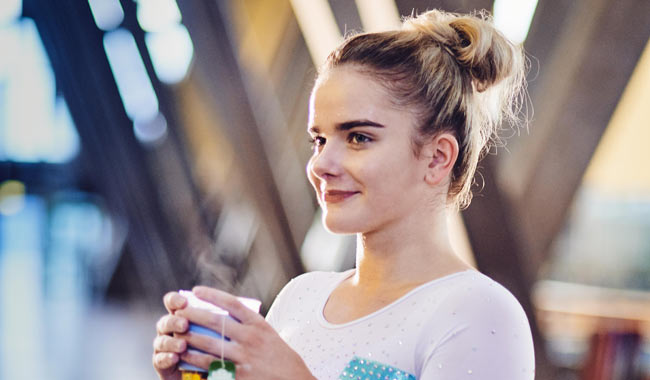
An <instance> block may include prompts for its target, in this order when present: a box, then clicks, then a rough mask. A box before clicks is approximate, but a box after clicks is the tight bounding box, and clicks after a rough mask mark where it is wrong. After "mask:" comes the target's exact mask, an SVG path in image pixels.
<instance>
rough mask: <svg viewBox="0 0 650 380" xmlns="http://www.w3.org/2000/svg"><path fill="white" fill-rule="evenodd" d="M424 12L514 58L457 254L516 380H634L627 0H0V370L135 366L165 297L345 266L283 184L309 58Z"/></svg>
mask: <svg viewBox="0 0 650 380" xmlns="http://www.w3.org/2000/svg"><path fill="white" fill-rule="evenodd" d="M432 8H441V9H444V10H447V11H459V12H468V11H472V10H475V9H487V10H489V11H490V12H492V13H493V14H494V17H495V22H496V24H497V26H498V27H499V28H500V29H501V30H502V31H503V32H504V33H506V34H507V35H508V36H509V37H510V38H512V39H513V40H515V41H517V43H522V44H523V45H524V47H525V49H526V50H527V52H528V55H529V59H530V71H529V81H530V83H529V88H528V89H529V93H530V100H531V102H532V107H529V108H528V113H529V116H531V117H532V118H531V120H532V121H531V122H530V123H529V124H528V125H527V126H526V125H524V126H522V127H521V128H520V129H518V130H507V131H505V132H504V133H505V134H506V135H509V136H508V137H509V139H508V142H507V145H506V147H505V148H498V149H497V151H498V154H496V155H490V156H488V157H487V159H486V160H484V161H483V163H482V164H481V166H480V173H481V177H480V178H479V179H478V182H479V184H482V186H479V187H481V189H478V187H477V191H478V194H477V195H476V197H475V200H474V202H473V203H472V206H471V207H470V208H469V209H468V210H466V211H464V212H462V213H461V214H459V215H455V216H453V218H452V220H451V224H452V225H453V227H454V228H453V230H454V239H455V241H454V244H456V247H457V249H458V252H459V254H460V255H462V256H463V257H465V258H466V260H468V261H470V262H472V263H474V264H475V265H476V266H477V267H478V268H479V269H480V270H481V271H483V272H484V273H486V274H488V275H490V276H491V277H493V278H494V279H495V280H497V281H499V282H501V283H502V284H503V285H505V286H506V287H508V288H509V289H510V290H511V291H512V292H513V294H515V295H516V296H517V298H518V299H519V300H520V302H521V303H522V305H523V306H524V308H525V309H526V312H527V313H528V315H529V318H530V321H531V325H532V326H531V327H532V330H533V334H534V337H535V343H536V355H537V379H540V380H545V379H581V380H587V379H588V380H596V379H598V380H600V379H602V380H605V379H620V380H639V379H650V149H648V143H649V142H650V116H649V114H648V112H647V109H648V106H649V105H650V103H649V100H648V99H650V48H649V47H648V45H649V44H648V38H649V37H650V2H649V1H647V0H539V1H536V0H495V1H492V0H456V1H452V0H426V1H425V0H421V1H417V0H356V1H354V0H329V1H328V0H291V1H290V0H183V1H181V0H178V1H175V0H135V1H134V0H88V1H85V0H59V1H50V0H22V1H21V0H2V1H1V2H0V379H23V378H32V377H33V378H40V377H43V378H44V377H46V376H47V378H49V379H61V380H63V379H66V380H67V379H77V378H90V377H92V378H94V379H115V378H121V379H136V378H137V379H154V378H156V376H155V373H154V371H153V369H152V367H151V354H152V340H153V337H154V335H155V321H156V320H157V319H158V318H159V317H160V316H161V315H162V314H163V313H164V312H165V311H164V309H163V307H162V301H161V297H162V295H163V294H164V293H166V292H167V291H170V290H175V289H183V288H190V287H191V286H192V285H194V284H199V283H201V284H207V285H211V286H217V287H220V288H222V289H226V290H228V291H231V292H234V293H236V294H238V295H245V296H249V297H256V298H259V299H261V300H262V301H263V308H262V312H263V313H265V312H266V310H268V307H269V305H270V303H271V302H272V300H273V298H274V297H275V295H276V294H277V292H278V291H279V290H280V289H281V287H282V286H283V285H284V284H285V283H286V282H287V281H288V280H289V279H290V278H292V277H294V276H296V275H298V274H300V273H302V272H304V271H307V270H342V269H347V268H350V267H352V265H353V255H354V238H353V237H350V236H335V235H331V234H329V233H328V232H326V231H325V230H324V229H323V227H322V226H321V224H320V215H319V212H318V208H317V203H316V201H315V199H314V196H313V194H312V191H311V189H310V186H309V183H308V182H307V179H306V177H305V174H304V167H305V164H306V162H307V159H308V157H309V155H310V149H309V147H308V144H307V134H306V133H305V129H306V121H307V102H308V95H309V91H310V88H311V86H312V84H313V82H314V78H315V73H316V69H315V67H317V65H318V64H320V63H321V62H323V60H324V58H325V56H326V55H327V53H328V52H329V51H330V50H331V49H332V48H333V47H334V46H336V45H337V44H338V43H339V42H340V41H341V40H342V36H343V35H345V34H346V33H350V32H353V31H363V30H365V31H378V30H384V29H389V28H393V27H396V26H397V25H398V23H399V20H400V17H401V16H405V15H411V14H413V12H415V13H416V14H417V13H418V12H421V11H425V10H427V9H432ZM533 109H534V114H533V112H532V111H533Z"/></svg>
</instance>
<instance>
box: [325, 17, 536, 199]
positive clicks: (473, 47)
mask: <svg viewBox="0 0 650 380" xmlns="http://www.w3.org/2000/svg"><path fill="white" fill-rule="evenodd" d="M347 64H354V65H356V66H357V67H359V69H360V70H362V71H363V72H364V73H367V74H369V75H371V76H372V77H374V78H377V79H379V81H380V82H381V83H382V84H383V85H384V86H385V87H386V88H387V89H388V90H389V92H390V93H391V94H392V95H393V96H392V98H393V99H392V100H393V101H394V103H395V104H396V105H398V106H401V107H404V106H409V109H411V110H413V112H414V113H415V115H416V117H417V119H418V121H419V125H418V126H417V130H416V133H414V137H413V144H414V152H415V153H416V154H419V151H420V148H421V147H422V145H423V144H424V142H425V140H426V139H427V138H431V137H433V136H435V135H436V134H438V133H441V132H452V133H453V134H454V135H455V136H456V138H457V140H458V145H459V155H458V159H457V161H456V163H455V165H454V169H453V170H452V173H451V183H450V186H449V193H448V199H449V200H450V201H453V202H455V203H456V204H457V205H458V207H460V208H465V207H467V206H469V203H470V201H471V199H472V191H471V186H472V183H473V178H474V174H475V172H476V167H477V164H478V161H479V160H480V158H482V156H483V155H484V154H485V153H486V152H487V151H488V150H489V148H490V145H491V144H490V143H491V142H494V141H496V136H497V135H496V132H497V130H498V128H499V127H500V125H501V124H502V122H504V121H506V122H509V123H511V124H513V125H514V124H515V123H517V121H518V116H519V113H520V112H519V111H520V110H521V105H522V99H523V96H524V94H525V91H524V87H525V81H524V71H525V59H524V54H523V50H522V49H521V47H520V46H517V45H515V44H513V43H511V42H510V41H509V40H508V39H507V38H506V37H505V36H503V35H502V34H501V33H500V32H499V31H498V30H497V29H496V28H495V27H494V26H493V25H492V23H491V20H490V18H489V16H488V14H487V13H486V12H480V13H476V14H469V15H462V14H456V13H448V12H443V11H440V10H432V11H428V12H425V13H422V14H420V15H419V16H417V17H409V18H406V19H405V20H404V22H403V24H402V28H401V29H400V30H396V31H389V32H380V33H363V34H358V35H354V36H351V37H348V38H347V39H346V40H345V41H344V42H343V43H342V44H341V45H340V46H339V47H338V48H337V49H336V50H334V51H333V52H332V53H331V54H330V55H329V57H328V58H327V61H326V63H325V65H324V66H323V68H322V69H321V72H323V71H327V70H328V69H331V68H334V67H337V66H342V65H347Z"/></svg>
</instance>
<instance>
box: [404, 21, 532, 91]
mask: <svg viewBox="0 0 650 380" xmlns="http://www.w3.org/2000/svg"><path fill="white" fill-rule="evenodd" d="M404 28H405V29H412V30H417V31H418V32H420V33H422V34H424V35H426V36H428V37H430V38H432V39H433V40H434V41H435V42H436V43H437V44H439V45H442V47H443V48H445V49H446V50H447V51H449V52H450V53H453V55H454V57H455V58H456V61H457V62H458V63H459V64H460V65H461V66H463V67H465V68H466V69H467V70H468V71H469V73H470V75H471V77H472V83H473V84H474V87H475V88H476V90H477V91H479V92H483V91H485V90H486V89H488V88H489V87H490V86H492V85H494V84H496V83H499V82H500V81H501V80H503V79H504V78H507V77H509V76H511V75H512V74H513V72H512V71H513V67H519V62H516V61H518V60H520V59H523V54H522V51H521V48H519V47H518V46H515V45H514V44H513V43H511V42H510V41H509V40H508V39H507V38H506V37H505V36H503V35H502V34H501V33H500V32H499V31H498V30H497V29H496V28H495V27H494V25H493V24H492V22H491V19H490V17H489V15H488V13H487V12H485V11H483V12H478V13H475V14H473V15H458V14H455V13H448V12H443V11H440V10H431V11H428V12H425V13H422V14H420V15H419V16H417V17H415V18H410V19H407V20H406V21H405V22H404Z"/></svg>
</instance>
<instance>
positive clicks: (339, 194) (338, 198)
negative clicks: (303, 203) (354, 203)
mask: <svg viewBox="0 0 650 380" xmlns="http://www.w3.org/2000/svg"><path fill="white" fill-rule="evenodd" d="M356 194H360V193H359V192H358V191H344V190H327V191H325V192H323V197H322V199H323V203H340V202H343V201H345V200H348V199H350V198H351V197H353V196H355V195H356Z"/></svg>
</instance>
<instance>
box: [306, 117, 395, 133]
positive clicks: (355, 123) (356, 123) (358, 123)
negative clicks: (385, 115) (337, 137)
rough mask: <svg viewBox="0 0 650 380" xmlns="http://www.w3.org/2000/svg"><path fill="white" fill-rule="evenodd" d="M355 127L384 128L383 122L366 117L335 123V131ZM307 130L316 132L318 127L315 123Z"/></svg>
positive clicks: (318, 130) (318, 129) (318, 131)
mask: <svg viewBox="0 0 650 380" xmlns="http://www.w3.org/2000/svg"><path fill="white" fill-rule="evenodd" d="M355 127H375V128H385V127H384V125H383V124H379V123H376V122H374V121H371V120H367V119H361V120H350V121H345V122H343V123H338V124H336V130H337V131H347V130H350V129H352V128H355ZM307 132H308V133H311V134H318V133H320V128H318V126H316V125H313V126H311V127H309V128H308V129H307Z"/></svg>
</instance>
